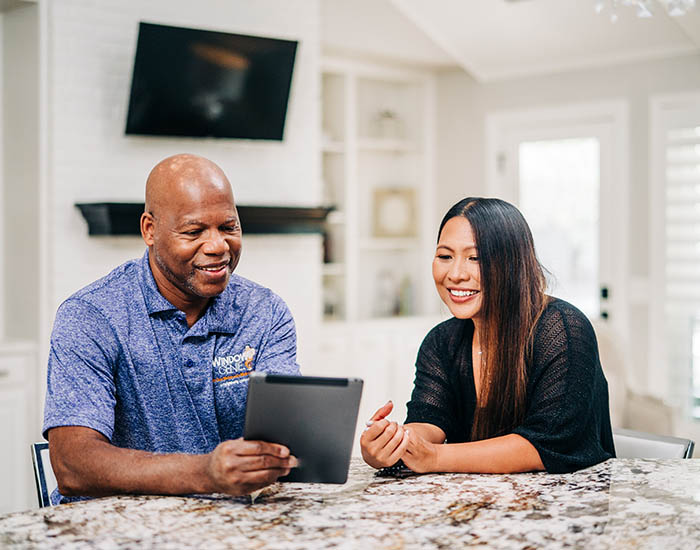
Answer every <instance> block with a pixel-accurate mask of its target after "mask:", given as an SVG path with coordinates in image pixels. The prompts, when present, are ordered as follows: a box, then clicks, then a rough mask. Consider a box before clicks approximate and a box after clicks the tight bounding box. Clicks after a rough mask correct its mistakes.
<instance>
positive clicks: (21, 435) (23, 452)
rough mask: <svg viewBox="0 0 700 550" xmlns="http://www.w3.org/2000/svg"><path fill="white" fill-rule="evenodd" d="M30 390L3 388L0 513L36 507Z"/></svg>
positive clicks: (0, 396)
mask: <svg viewBox="0 0 700 550" xmlns="http://www.w3.org/2000/svg"><path fill="white" fill-rule="evenodd" d="M27 403H28V396H27V391H26V390H25V389H24V388H21V387H11V388H1V387H0V442H2V450H1V451H0V486H1V487H2V490H0V514H6V513H9V512H16V511H18V510H26V509H29V508H31V507H36V502H35V501H36V495H35V494H34V492H32V486H33V481H32V473H31V472H32V467H31V463H32V458H31V452H30V441H29V440H28V430H27V418H26V414H23V411H26V409H27Z"/></svg>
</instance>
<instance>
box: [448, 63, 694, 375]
mask: <svg viewBox="0 0 700 550" xmlns="http://www.w3.org/2000/svg"><path fill="white" fill-rule="evenodd" d="M697 89H700V56H697V55H695V56H685V57H677V58H670V59H663V60H655V61H648V62H640V63H634V64H628V65H621V66H615V67H606V68H601V69H590V70H582V71H572V72H568V73H562V74H557V75H551V76H540V77H532V78H521V79H516V80H508V81H503V82H496V83H491V84H478V83H476V82H475V81H474V80H473V79H472V78H471V77H470V76H469V75H467V74H466V73H465V72H464V71H456V70H455V71H445V72H442V73H440V75H439V77H438V101H437V104H438V127H437V135H438V144H437V163H436V164H437V172H438V173H437V182H438V189H439V192H438V199H437V201H436V203H437V208H438V210H439V212H438V215H442V214H443V213H444V212H445V210H446V209H447V208H448V207H449V206H451V205H452V204H453V203H454V202H456V201H457V200H459V199H460V198H463V197H465V196H467V195H481V194H483V193H484V192H485V185H486V181H485V177H486V167H485V160H486V159H485V118H486V115H487V114H488V113H491V112H496V111H504V110H511V109H512V110H520V109H528V108H537V107H551V106H556V105H559V104H568V103H578V102H588V101H595V100H610V99H622V100H624V101H626V102H628V104H629V147H630V149H629V159H630V165H629V178H630V194H629V197H628V199H629V203H628V204H629V212H630V220H629V231H628V234H629V236H630V237H629V242H628V243H627V246H628V250H629V269H630V280H629V281H628V283H629V284H630V286H631V288H632V295H631V299H630V304H629V311H628V318H629V319H630V330H629V334H630V335H631V341H630V343H629V349H628V350H625V351H626V354H627V358H628V360H629V365H630V366H631V367H632V368H633V369H634V375H633V376H634V379H636V380H646V378H647V377H646V374H647V352H648V348H647V342H648V340H649V338H650V337H652V335H649V333H648V328H647V326H648V309H649V304H648V300H649V296H652V297H653V289H648V288H647V287H646V284H647V282H648V275H649V261H652V260H653V251H650V250H649V231H648V229H649V209H650V204H649V139H650V136H649V130H650V124H649V98H650V96H651V95H654V94H661V93H671V92H680V91H687V90H697ZM641 389H645V388H641Z"/></svg>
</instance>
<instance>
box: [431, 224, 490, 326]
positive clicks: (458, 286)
mask: <svg viewBox="0 0 700 550" xmlns="http://www.w3.org/2000/svg"><path fill="white" fill-rule="evenodd" d="M433 279H435V286H436V287H437V291H438V294H439V295H440V298H441V299H442V301H443V302H445V304H447V307H448V308H449V309H450V312H451V313H452V315H454V316H455V317H457V318H458V319H473V318H475V317H478V315H479V311H480V310H481V274H480V271H479V255H478V251H477V249H476V240H475V239H474V232H473V231H472V226H471V224H470V223H469V221H468V220H467V218H465V217H464V216H456V217H454V218H450V220H449V221H448V222H447V223H446V224H445V226H444V227H443V228H442V232H441V233H440V240H439V241H438V245H437V249H436V251H435V258H434V259H433Z"/></svg>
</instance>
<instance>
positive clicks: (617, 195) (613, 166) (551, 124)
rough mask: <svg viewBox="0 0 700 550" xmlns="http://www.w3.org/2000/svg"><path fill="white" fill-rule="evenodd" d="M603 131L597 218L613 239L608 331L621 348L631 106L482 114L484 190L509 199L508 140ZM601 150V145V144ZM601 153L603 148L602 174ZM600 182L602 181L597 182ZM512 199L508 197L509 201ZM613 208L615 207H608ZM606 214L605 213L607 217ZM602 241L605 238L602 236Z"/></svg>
mask: <svg viewBox="0 0 700 550" xmlns="http://www.w3.org/2000/svg"><path fill="white" fill-rule="evenodd" d="M586 126H589V127H590V126H596V127H607V128H609V135H610V148H611V150H610V151H609V152H608V157H609V161H610V166H609V173H610V178H611V181H610V185H609V200H610V203H611V204H610V205H608V206H611V208H608V209H606V208H604V205H602V204H601V213H600V215H601V217H602V216H603V215H604V214H605V215H606V216H607V220H606V226H607V227H609V228H610V229H609V231H610V234H611V235H615V236H616V239H615V240H616V242H615V243H614V244H613V247H614V249H615V254H614V258H615V262H614V264H611V265H609V266H607V269H608V270H609V279H610V280H609V281H606V282H607V283H608V284H609V285H610V287H611V289H612V292H611V297H610V306H611V310H612V311H613V315H612V316H611V318H610V321H609V326H610V327H611V328H613V329H614V331H615V334H616V335H617V337H618V338H619V339H620V342H619V344H620V348H621V349H622V350H626V349H627V345H628V342H629V297H628V289H627V286H628V285H627V282H628V281H629V280H630V279H629V254H628V249H629V240H628V239H629V105H628V102H627V101H625V100H609V101H598V102H590V103H571V104H561V105H557V106H554V107H547V108H538V109H524V110H509V111H498V112H493V113H488V114H487V115H486V151H485V153H486V159H485V166H486V190H487V193H488V194H489V195H491V196H498V197H501V196H505V197H508V195H509V187H510V183H509V177H511V174H510V172H509V167H508V166H507V164H506V163H507V157H506V155H505V152H504V147H505V144H506V143H507V136H508V135H511V134H513V133H516V132H518V133H523V132H526V131H533V132H535V131H541V132H542V133H544V132H554V131H556V129H557V128H571V127H586ZM601 145H602V144H601ZM603 155H604V152H603V150H602V147H601V169H602V167H603ZM601 183H602V182H601ZM511 198H512V197H511ZM612 205H614V208H612ZM606 210H607V213H606ZM603 237H604V236H603Z"/></svg>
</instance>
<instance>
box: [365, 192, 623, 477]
mask: <svg viewBox="0 0 700 550" xmlns="http://www.w3.org/2000/svg"><path fill="white" fill-rule="evenodd" d="M433 278H434V279H435V286H436V287H437V290H438V294H439V295H440V298H442V301H443V302H445V304H446V305H447V307H448V308H449V310H450V312H451V313H452V315H454V317H453V318H452V319H449V320H447V321H445V322H443V323H440V324H439V325H437V326H436V327H435V328H433V329H432V330H431V331H430V333H429V334H428V335H427V336H426V338H425V340H424V341H423V344H422V345H421V348H420V351H419V352H418V359H417V361H416V378H415V385H414V389H413V394H412V396H411V401H410V402H409V403H408V418H407V420H406V423H405V424H404V425H403V426H400V425H398V424H396V423H395V422H390V421H389V420H387V419H386V416H388V414H389V413H390V412H391V409H392V404H391V402H389V403H387V404H386V405H385V406H384V407H382V408H380V409H379V410H378V411H377V412H376V413H375V415H374V416H373V417H372V420H370V421H369V422H368V423H367V424H368V428H367V429H366V430H365V431H364V433H363V434H362V437H361V439H360V444H361V448H362V456H363V457H364V459H365V461H366V462H367V463H368V464H369V465H370V466H373V467H375V468H382V467H387V466H391V465H394V464H395V463H396V462H397V461H399V460H402V461H403V463H404V464H405V465H406V466H408V467H409V468H410V469H412V470H413V471H416V472H482V473H510V472H525V471H533V470H547V471H548V472H572V471H574V470H578V469H580V468H584V467H587V466H591V465H593V464H597V463H598V462H602V461H604V460H606V459H608V458H611V457H614V456H615V449H614V447H613V439H612V429H611V427H610V413H609V409H608V390H607V382H606V381H605V377H604V376H603V371H602V369H601V366H600V361H599V358H598V345H597V342H596V338H595V334H594V332H593V328H592V327H591V324H590V323H589V321H588V320H587V319H586V317H585V316H584V315H583V314H582V313H581V312H580V311H579V310H578V309H576V308H575V307H574V306H572V305H571V304H568V303H567V302H564V301H563V300H559V299H556V298H552V297H549V296H547V295H545V287H546V282H545V277H544V274H543V270H542V267H541V266H540V264H539V262H538V261H537V257H536V256H535V248H534V244H533V241H532V234H531V233H530V229H529V227H528V225H527V223H526V222H525V219H524V218H523V216H522V214H521V213H520V212H519V211H518V209H517V208H515V207H514V206H513V205H511V204H509V203H507V202H504V201H502V200H499V199H483V198H467V199H464V200H462V201H460V202H458V203H457V204H455V205H454V206H453V207H452V208H450V210H449V211H448V212H447V214H446V215H445V217H444V218H443V220H442V223H441V224H440V230H439V232H438V243H437V250H436V253H435V258H434V260H433Z"/></svg>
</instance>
